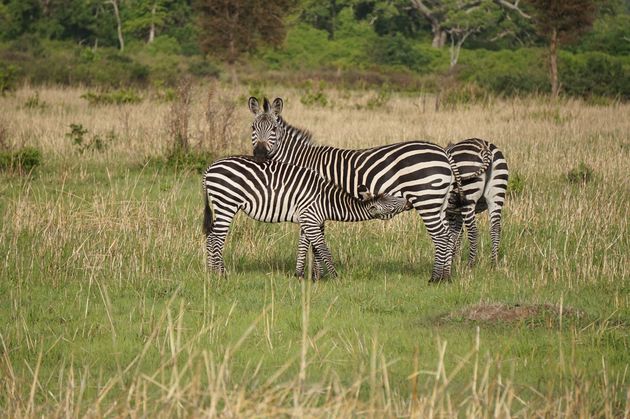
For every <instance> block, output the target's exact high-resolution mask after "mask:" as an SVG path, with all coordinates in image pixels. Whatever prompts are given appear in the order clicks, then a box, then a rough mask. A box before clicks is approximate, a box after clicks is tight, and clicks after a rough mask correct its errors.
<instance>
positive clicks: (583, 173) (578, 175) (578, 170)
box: [566, 162, 594, 185]
mask: <svg viewBox="0 0 630 419" xmlns="http://www.w3.org/2000/svg"><path fill="white" fill-rule="evenodd" d="M593 178H594V171H593V168H591V167H590V166H589V165H588V164H586V163H584V162H580V163H579V164H578V165H577V166H576V167H574V168H573V169H571V170H569V172H568V173H567V175H566V179H567V181H568V182H569V183H574V184H580V185H585V184H587V183H588V182H590V181H591V180H593Z"/></svg>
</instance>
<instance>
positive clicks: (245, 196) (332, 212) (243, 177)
mask: <svg viewBox="0 0 630 419" xmlns="http://www.w3.org/2000/svg"><path fill="white" fill-rule="evenodd" d="M203 187H204V197H205V208H204V221H203V231H204V234H205V235H206V250H207V257H208V259H207V263H208V268H209V269H210V270H212V271H216V272H218V273H220V274H224V273H225V265H224V261H223V247H224V244H225V239H226V237H227V234H228V230H229V228H230V224H231V223H232V219H233V218H234V216H235V215H236V213H237V212H238V211H239V210H242V211H243V212H245V213H246V214H247V215H248V216H250V217H251V218H253V219H255V220H259V221H264V222H268V223H278V222H284V221H288V222H293V223H299V224H300V241H299V244H298V258H297V264H296V275H297V276H298V277H304V264H305V263H304V262H305V259H306V252H307V250H308V248H309V246H313V253H314V255H315V263H314V268H315V269H314V270H315V271H316V272H315V274H316V277H319V276H320V275H321V274H322V273H323V267H324V266H325V267H326V269H327V270H328V273H329V274H330V275H331V276H332V277H334V276H336V274H337V273H336V270H335V267H334V266H333V263H332V256H331V254H330V251H329V250H328V247H327V245H326V242H325V241H324V221H325V220H334V221H364V220H369V219H373V218H378V219H387V218H391V217H393V216H394V215H395V214H397V213H399V212H402V211H404V210H407V209H410V208H411V206H410V205H409V204H408V202H407V200H406V199H404V198H400V197H394V196H390V195H379V196H377V197H375V198H370V199H366V200H361V199H356V198H353V197H352V196H350V195H348V194H346V193H345V192H344V191H343V190H342V189H341V188H339V187H337V186H336V185H334V184H333V183H331V182H328V181H326V180H325V179H323V178H322V177H320V176H319V175H318V174H317V173H315V172H313V171H311V170H308V169H305V168H302V167H298V166H294V165H290V164H285V163H282V162H277V161H265V162H258V161H255V160H253V159H252V158H251V156H236V157H227V158H224V159H220V160H217V161H215V162H214V163H212V164H211V165H210V166H209V167H208V168H207V169H206V170H205V172H204V175H203ZM363 189H364V190H366V189H367V188H366V187H364V186H363Z"/></svg>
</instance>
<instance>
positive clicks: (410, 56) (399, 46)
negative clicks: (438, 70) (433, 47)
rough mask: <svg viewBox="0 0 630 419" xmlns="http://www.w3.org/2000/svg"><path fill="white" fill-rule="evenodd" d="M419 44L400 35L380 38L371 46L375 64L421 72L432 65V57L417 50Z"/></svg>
mask: <svg viewBox="0 0 630 419" xmlns="http://www.w3.org/2000/svg"><path fill="white" fill-rule="evenodd" d="M417 45H418V43H417V42H414V41H412V40H411V39H409V38H406V37H404V36H402V35H400V34H395V35H389V36H382V37H379V38H378V39H377V40H376V42H375V44H374V45H372V46H371V53H372V57H373V59H374V62H375V63H377V64H380V65H384V66H403V67H406V68H408V69H410V70H414V71H418V72H421V71H423V70H426V67H427V66H428V65H429V64H430V63H431V56H429V55H426V54H425V53H424V51H423V50H422V49H419V48H416V46H417Z"/></svg>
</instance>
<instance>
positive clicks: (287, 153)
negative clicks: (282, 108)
mask: <svg viewBox="0 0 630 419" xmlns="http://www.w3.org/2000/svg"><path fill="white" fill-rule="evenodd" d="M281 123H282V124H283V126H284V135H283V136H282V139H281V140H280V141H279V146H278V151H277V152H276V154H275V155H274V156H273V159H274V160H279V161H282V162H284V163H289V164H293V165H296V166H299V167H305V168H308V169H311V170H312V171H314V172H315V173H317V174H319V175H320V176H321V177H323V178H324V179H326V180H328V181H329V182H332V183H334V184H335V185H337V186H339V187H341V188H342V189H343V190H344V191H345V192H346V193H348V194H350V195H352V196H354V197H357V191H356V185H355V183H356V182H355V175H356V173H354V172H353V171H352V170H351V168H352V167H354V166H355V165H354V164H350V163H351V161H352V160H355V159H357V158H358V156H359V155H360V154H361V152H362V151H361V150H346V149H341V148H335V147H329V146H322V145H316V144H313V142H312V140H311V135H310V133H308V132H307V131H304V130H301V129H299V128H295V127H293V126H291V125H289V124H288V123H286V122H285V121H284V120H281Z"/></svg>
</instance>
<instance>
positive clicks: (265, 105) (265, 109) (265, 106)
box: [263, 98, 271, 113]
mask: <svg viewBox="0 0 630 419" xmlns="http://www.w3.org/2000/svg"><path fill="white" fill-rule="evenodd" d="M270 108H271V105H269V101H268V100H267V98H264V99H263V111H265V113H267V112H269V109H270Z"/></svg>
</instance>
